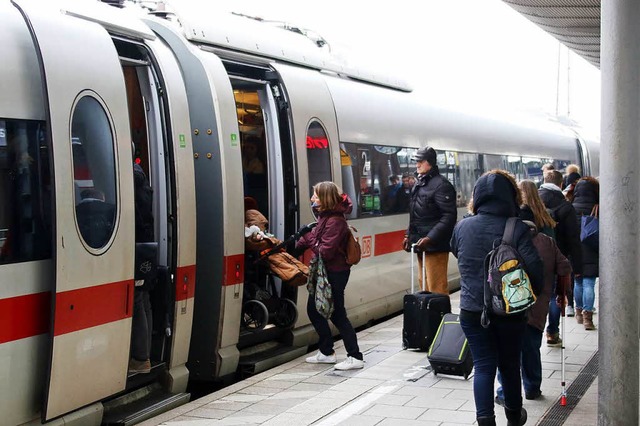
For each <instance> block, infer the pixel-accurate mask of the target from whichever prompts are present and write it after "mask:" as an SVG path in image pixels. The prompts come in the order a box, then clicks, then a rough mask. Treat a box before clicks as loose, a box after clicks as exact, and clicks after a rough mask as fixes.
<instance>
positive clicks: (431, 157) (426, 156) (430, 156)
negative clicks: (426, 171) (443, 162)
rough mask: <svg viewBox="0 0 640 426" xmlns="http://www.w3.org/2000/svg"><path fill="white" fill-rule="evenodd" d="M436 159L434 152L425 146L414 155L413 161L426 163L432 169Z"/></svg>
mask: <svg viewBox="0 0 640 426" xmlns="http://www.w3.org/2000/svg"><path fill="white" fill-rule="evenodd" d="M436 157H437V155H436V150H435V149H433V148H431V147H430V146H425V147H424V148H420V149H419V150H418V151H417V152H416V153H415V154H414V156H413V159H414V160H416V161H426V162H427V163H429V164H430V165H431V166H432V167H433V166H435V165H436Z"/></svg>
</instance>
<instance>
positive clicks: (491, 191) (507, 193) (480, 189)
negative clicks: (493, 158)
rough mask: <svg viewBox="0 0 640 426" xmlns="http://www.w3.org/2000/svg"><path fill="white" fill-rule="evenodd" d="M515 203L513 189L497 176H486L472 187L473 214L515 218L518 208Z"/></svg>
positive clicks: (507, 181) (503, 178)
mask: <svg viewBox="0 0 640 426" xmlns="http://www.w3.org/2000/svg"><path fill="white" fill-rule="evenodd" d="M516 203H517V201H516V192H515V188H514V187H513V185H512V184H511V182H509V180H508V179H507V178H506V177H504V176H502V175H499V174H487V175H483V176H480V179H478V181H477V182H476V185H475V186H474V187H473V211H474V213H476V214H477V213H485V214H493V215H497V216H507V217H511V216H517V215H518V211H519V210H520V206H518V205H517V204H516Z"/></svg>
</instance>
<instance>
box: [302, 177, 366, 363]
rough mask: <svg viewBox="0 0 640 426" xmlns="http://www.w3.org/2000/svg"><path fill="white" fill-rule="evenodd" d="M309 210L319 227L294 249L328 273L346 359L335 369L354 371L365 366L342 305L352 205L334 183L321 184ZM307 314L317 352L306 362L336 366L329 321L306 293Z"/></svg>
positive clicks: (334, 316)
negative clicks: (313, 258)
mask: <svg viewBox="0 0 640 426" xmlns="http://www.w3.org/2000/svg"><path fill="white" fill-rule="evenodd" d="M311 207H312V209H313V212H314V214H315V215H316V217H317V218H318V225H317V226H316V227H315V228H313V231H311V232H310V233H308V234H305V235H304V236H302V237H301V238H300V240H299V241H298V242H297V243H296V249H311V250H312V251H313V253H314V254H315V256H316V257H320V258H322V261H323V262H324V265H325V268H326V270H327V279H328V281H329V284H330V286H331V292H332V296H333V307H334V311H333V314H331V322H332V323H333V324H334V325H335V326H336V328H337V329H338V331H339V332H340V335H341V336H342V340H343V341H344V347H345V349H346V350H347V359H346V360H345V361H343V362H341V363H338V364H336V366H335V369H336V370H355V369H359V368H363V367H364V361H363V357H362V353H361V352H360V349H359V347H358V339H357V337H356V332H355V330H354V329H353V326H352V325H351V322H350V321H349V318H347V311H346V309H345V306H344V291H345V288H346V287H347V282H348V281H349V275H350V273H351V265H349V264H348V263H347V260H346V255H345V253H346V245H347V238H350V237H351V231H350V230H349V227H348V225H347V221H346V220H345V215H348V214H349V213H351V210H352V209H353V205H352V203H351V200H350V199H349V197H348V196H347V194H343V193H342V191H340V189H339V188H338V186H337V185H336V184H335V183H333V182H320V183H318V184H316V185H315V186H314V187H313V196H312V197H311ZM307 314H308V315H309V319H310V320H311V324H313V328H314V329H315V330H316V332H317V333H318V336H319V341H318V353H317V354H315V355H313V356H310V357H308V358H307V359H306V361H307V362H309V363H312V364H335V363H336V361H337V360H336V354H335V352H334V351H333V338H332V336H331V328H329V322H328V321H327V319H326V318H324V317H323V316H322V315H320V313H318V311H317V310H316V304H315V297H314V295H313V294H309V299H308V300H307Z"/></svg>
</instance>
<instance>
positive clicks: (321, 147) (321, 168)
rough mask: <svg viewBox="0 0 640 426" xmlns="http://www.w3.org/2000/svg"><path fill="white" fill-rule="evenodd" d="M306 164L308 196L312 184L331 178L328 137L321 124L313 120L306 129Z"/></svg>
mask: <svg viewBox="0 0 640 426" xmlns="http://www.w3.org/2000/svg"><path fill="white" fill-rule="evenodd" d="M307 164H308V167H309V197H311V196H312V195H313V185H315V184H316V183H318V182H324V181H326V180H331V152H330V149H329V138H328V137H327V133H326V132H325V131H324V128H323V127H322V125H321V124H320V123H319V122H317V121H314V122H312V123H311V124H310V125H309V128H308V129H307Z"/></svg>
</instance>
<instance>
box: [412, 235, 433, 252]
mask: <svg viewBox="0 0 640 426" xmlns="http://www.w3.org/2000/svg"><path fill="white" fill-rule="evenodd" d="M430 245H431V238H429V237H424V238H420V239H419V240H418V242H417V243H416V248H417V249H418V250H420V251H425V250H426V248H427V247H428V246H430Z"/></svg>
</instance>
